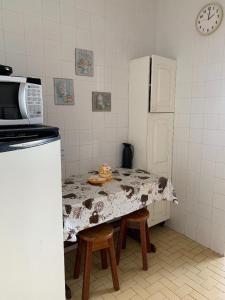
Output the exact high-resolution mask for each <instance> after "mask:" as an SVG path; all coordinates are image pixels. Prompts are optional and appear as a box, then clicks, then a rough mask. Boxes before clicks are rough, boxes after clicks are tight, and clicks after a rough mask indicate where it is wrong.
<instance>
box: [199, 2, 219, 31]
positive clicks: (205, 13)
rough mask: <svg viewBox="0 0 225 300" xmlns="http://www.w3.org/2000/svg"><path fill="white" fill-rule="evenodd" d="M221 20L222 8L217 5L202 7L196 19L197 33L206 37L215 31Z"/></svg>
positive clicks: (211, 4)
mask: <svg viewBox="0 0 225 300" xmlns="http://www.w3.org/2000/svg"><path fill="white" fill-rule="evenodd" d="M222 20H223V8H222V6H221V5H220V4H219V3H213V2H212V3H209V4H206V5H205V6H203V8H202V9H201V10H200V12H199V13H198V15H197V18H196V28H197V31H198V32H199V33H201V34H203V35H208V34H211V33H213V32H214V31H216V30H217V29H218V28H219V26H220V24H221V22H222Z"/></svg>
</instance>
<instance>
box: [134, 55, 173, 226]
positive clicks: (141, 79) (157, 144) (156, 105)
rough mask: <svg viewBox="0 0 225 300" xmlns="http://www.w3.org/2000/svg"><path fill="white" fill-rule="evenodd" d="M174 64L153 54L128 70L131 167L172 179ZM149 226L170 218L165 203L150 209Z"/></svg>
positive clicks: (167, 206)
mask: <svg viewBox="0 0 225 300" xmlns="http://www.w3.org/2000/svg"><path fill="white" fill-rule="evenodd" d="M175 81H176V61H174V60H171V59H167V58H164V57H159V56H156V55H153V56H152V57H150V56H146V57H141V58H138V59H134V60H132V61H131V62H130V70H129V143H131V144H133V145H134V149H135V150H134V151H135V154H134V167H135V168H141V169H145V170H148V171H149V172H152V173H155V174H157V175H159V176H165V177H169V178H170V177H171V169H172V155H173V153H172V152H173V127H174V126H173V122H174V114H173V112H174V96H175ZM149 210H150V219H149V226H153V225H156V224H158V223H160V222H163V221H165V220H167V219H169V217H170V204H169V203H168V202H167V201H161V202H157V203H153V204H152V205H150V207H149Z"/></svg>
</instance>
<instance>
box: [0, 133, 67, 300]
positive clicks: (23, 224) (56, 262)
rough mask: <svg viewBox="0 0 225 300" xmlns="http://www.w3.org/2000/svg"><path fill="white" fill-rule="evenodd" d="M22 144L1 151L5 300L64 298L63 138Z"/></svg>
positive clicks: (1, 259)
mask: <svg viewBox="0 0 225 300" xmlns="http://www.w3.org/2000/svg"><path fill="white" fill-rule="evenodd" d="M16 143H17V145H19V144H18V141H17V142H16V141H14V142H13V143H12V144H11V145H16ZM22 144H23V146H21V147H20V146H19V147H14V148H13V149H14V150H13V151H12V150H11V151H2V152H1V153H0V190H1V198H0V203H1V209H0V237H1V251H0V253H1V255H0V266H1V272H0V282H1V298H2V299H4V300H12V299H17V300H40V299H45V300H53V299H54V300H62V299H65V283H64V250H63V222H62V196H61V195H62V193H61V161H60V140H59V138H58V139H56V140H54V138H53V137H52V140H49V141H48V142H47V143H40V144H39V145H38V143H37V144H36V145H35V146H32V147H25V144H26V143H22ZM11 145H10V146H11ZM2 149H3V148H2Z"/></svg>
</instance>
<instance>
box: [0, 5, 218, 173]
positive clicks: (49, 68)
mask: <svg viewBox="0 0 225 300" xmlns="http://www.w3.org/2000/svg"><path fill="white" fill-rule="evenodd" d="M152 2H153V1H152V0H43V1H41V0H0V8H1V10H0V64H8V65H10V66H12V67H13V69H14V72H15V74H16V75H24V76H27V75H29V76H38V77H41V78H42V79H43V84H44V117H45V123H47V124H50V125H57V126H59V127H60V130H61V135H62V148H63V150H64V151H63V157H64V158H63V175H64V176H68V175H71V174H74V173H75V174H76V173H83V172H86V171H87V170H90V169H94V168H96V167H97V166H98V165H99V164H100V163H102V162H108V163H109V164H110V165H111V166H112V167H114V166H118V165H120V145H121V143H122V142H124V141H126V139H127V127H128V62H129V60H130V59H131V58H134V57H138V56H142V55H151V54H152V52H153V51H152V49H153V39H154V36H153V33H154V30H153V23H154V18H153V4H152ZM75 47H77V48H84V49H91V50H93V51H94V60H95V76H94V77H93V78H91V77H79V76H76V75H75V71H74V69H75V68H74V64H75V54H74V52H75ZM53 77H62V78H73V79H74V90H75V98H76V99H75V102H76V103H75V106H66V107H65V106H55V105H54V99H53ZM92 91H107V92H111V93H112V112H111V113H92V106H91V103H92V102H91V93H92ZM221 122H222V121H221Z"/></svg>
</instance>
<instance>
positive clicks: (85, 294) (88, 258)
mask: <svg viewBox="0 0 225 300" xmlns="http://www.w3.org/2000/svg"><path fill="white" fill-rule="evenodd" d="M91 264H92V243H91V242H87V247H86V252H85V261H84V278H83V289H82V300H88V298H89V286H90V273H91Z"/></svg>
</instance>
